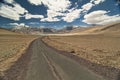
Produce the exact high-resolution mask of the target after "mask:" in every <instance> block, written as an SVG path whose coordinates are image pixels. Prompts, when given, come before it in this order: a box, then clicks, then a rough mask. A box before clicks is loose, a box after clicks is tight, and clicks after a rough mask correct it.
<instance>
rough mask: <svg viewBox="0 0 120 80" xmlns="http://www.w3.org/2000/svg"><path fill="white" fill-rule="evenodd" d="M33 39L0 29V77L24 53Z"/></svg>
mask: <svg viewBox="0 0 120 80" xmlns="http://www.w3.org/2000/svg"><path fill="white" fill-rule="evenodd" d="M35 38H37V37H36V36H31V35H24V34H17V33H13V32H10V31H7V30H3V29H0V75H3V71H5V70H7V69H8V68H9V67H10V66H11V65H12V64H13V63H14V62H15V61H16V60H17V59H18V58H19V57H20V56H21V55H22V54H23V53H24V51H25V49H26V48H27V47H28V46H29V44H30V42H31V41H33V40H34V39H35Z"/></svg>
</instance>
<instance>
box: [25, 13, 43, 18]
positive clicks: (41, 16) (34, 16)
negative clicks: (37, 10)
mask: <svg viewBox="0 0 120 80" xmlns="http://www.w3.org/2000/svg"><path fill="white" fill-rule="evenodd" d="M31 18H38V19H41V18H44V16H43V15H32V14H29V13H27V14H26V15H25V19H31Z"/></svg>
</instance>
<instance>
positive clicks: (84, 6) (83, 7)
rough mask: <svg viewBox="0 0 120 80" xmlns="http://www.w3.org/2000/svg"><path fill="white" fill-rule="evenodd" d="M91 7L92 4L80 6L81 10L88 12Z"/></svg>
mask: <svg viewBox="0 0 120 80" xmlns="http://www.w3.org/2000/svg"><path fill="white" fill-rule="evenodd" d="M92 7H93V4H92V3H87V4H84V5H83V6H82V9H83V10H90V9H91V8H92Z"/></svg>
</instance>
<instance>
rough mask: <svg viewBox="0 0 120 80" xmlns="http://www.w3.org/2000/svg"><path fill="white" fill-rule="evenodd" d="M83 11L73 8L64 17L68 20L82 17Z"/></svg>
mask: <svg viewBox="0 0 120 80" xmlns="http://www.w3.org/2000/svg"><path fill="white" fill-rule="evenodd" d="M81 11H82V10H81V9H75V10H72V11H70V12H69V13H68V14H66V15H65V17H63V20H64V21H66V22H72V21H74V20H75V19H77V18H79V17H80V13H81Z"/></svg>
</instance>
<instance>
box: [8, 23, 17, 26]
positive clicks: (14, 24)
mask: <svg viewBox="0 0 120 80" xmlns="http://www.w3.org/2000/svg"><path fill="white" fill-rule="evenodd" d="M8 25H13V26H17V25H19V24H18V23H9V24H8Z"/></svg>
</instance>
